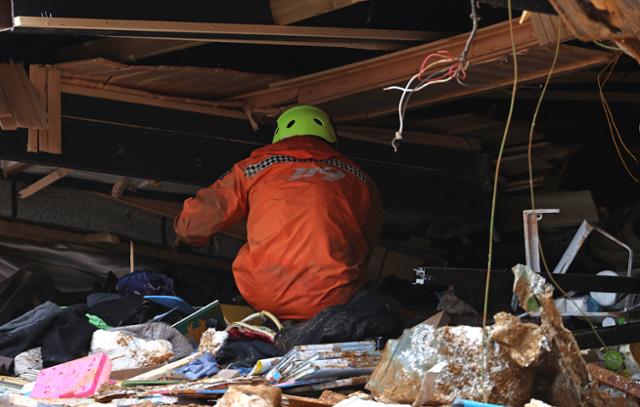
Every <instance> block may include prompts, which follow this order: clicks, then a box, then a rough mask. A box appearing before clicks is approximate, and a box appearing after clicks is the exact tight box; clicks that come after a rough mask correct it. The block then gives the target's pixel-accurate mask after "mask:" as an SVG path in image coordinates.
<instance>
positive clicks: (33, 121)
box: [0, 63, 49, 130]
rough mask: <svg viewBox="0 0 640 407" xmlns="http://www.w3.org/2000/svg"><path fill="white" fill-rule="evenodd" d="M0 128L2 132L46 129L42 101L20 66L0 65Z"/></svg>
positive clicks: (47, 124)
mask: <svg viewBox="0 0 640 407" xmlns="http://www.w3.org/2000/svg"><path fill="white" fill-rule="evenodd" d="M0 93H2V95H3V97H2V98H0V99H2V102H0V116H2V117H1V118H0V119H1V120H0V126H2V128H3V129H4V130H15V129H16V128H19V127H20V128H28V129H29V128H31V129H47V128H48V127H49V123H48V119H47V113H46V111H45V108H44V105H43V104H42V99H41V98H40V97H39V96H38V95H37V94H36V91H35V90H34V88H33V85H32V84H31V82H30V81H29V78H28V77H27V74H26V73H25V71H24V68H23V67H22V65H20V64H14V63H7V64H0Z"/></svg>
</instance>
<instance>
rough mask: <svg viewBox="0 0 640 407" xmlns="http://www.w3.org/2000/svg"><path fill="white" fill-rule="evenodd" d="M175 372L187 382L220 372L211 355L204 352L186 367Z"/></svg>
mask: <svg viewBox="0 0 640 407" xmlns="http://www.w3.org/2000/svg"><path fill="white" fill-rule="evenodd" d="M176 371H177V372H178V373H180V374H182V375H184V377H186V378H187V379H189V380H197V379H202V378H203V377H209V376H213V375H214V374H216V373H218V372H219V371H220V367H218V363H217V362H216V359H215V358H214V357H213V355H212V354H211V353H209V352H206V353H204V354H203V355H202V356H201V357H199V358H198V359H196V360H194V361H193V362H191V363H189V364H188V365H186V366H184V367H181V368H178V369H176Z"/></svg>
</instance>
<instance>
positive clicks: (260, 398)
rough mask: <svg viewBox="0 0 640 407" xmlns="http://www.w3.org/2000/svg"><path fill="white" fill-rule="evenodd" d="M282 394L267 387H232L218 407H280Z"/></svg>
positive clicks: (278, 390) (275, 389) (276, 389)
mask: <svg viewBox="0 0 640 407" xmlns="http://www.w3.org/2000/svg"><path fill="white" fill-rule="evenodd" d="M281 399H282V392H281V390H280V389H278V388H276V387H272V386H267V385H257V386H230V387H229V390H227V392H226V393H225V395H224V396H223V397H222V398H221V399H220V400H219V401H218V404H217V406H218V407H280V401H281Z"/></svg>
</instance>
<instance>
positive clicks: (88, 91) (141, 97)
mask: <svg viewBox="0 0 640 407" xmlns="http://www.w3.org/2000/svg"><path fill="white" fill-rule="evenodd" d="M62 92H63V93H68V94H71V95H79V96H88V97H94V98H100V99H107V100H115V101H118V102H125V103H134V104H139V105H146V106H155V107H160V108H165V109H175V110H182V111H185V112H194V113H202V114H207V115H213V116H221V117H229V118H234V119H246V118H247V116H246V114H245V113H244V111H242V110H241V107H240V105H238V106H239V110H234V109H232V108H227V107H221V105H222V106H229V104H228V103H217V102H211V101H207V100H201V99H192V98H181V97H174V96H165V95H158V94H154V93H151V92H145V91H141V90H136V89H128V88H122V87H119V86H112V85H103V84H101V83H98V82H92V81H87V80H80V79H71V78H63V80H62Z"/></svg>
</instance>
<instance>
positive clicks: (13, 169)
mask: <svg viewBox="0 0 640 407" xmlns="http://www.w3.org/2000/svg"><path fill="white" fill-rule="evenodd" d="M33 165H34V164H31V163H21V162H16V163H13V164H9V165H8V166H6V167H5V168H4V169H3V170H2V174H3V175H4V177H5V178H9V177H10V176H11V175H13V174H18V173H21V172H23V171H26V170H28V169H29V168H31V167H33Z"/></svg>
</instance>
